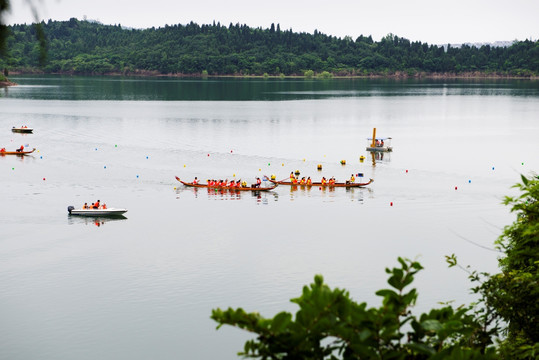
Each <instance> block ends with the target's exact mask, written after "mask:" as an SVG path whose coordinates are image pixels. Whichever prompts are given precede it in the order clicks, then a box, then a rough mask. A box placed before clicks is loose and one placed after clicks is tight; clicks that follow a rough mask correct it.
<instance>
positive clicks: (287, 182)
mask: <svg viewBox="0 0 539 360" xmlns="http://www.w3.org/2000/svg"><path fill="white" fill-rule="evenodd" d="M268 180H269V181H271V182H272V183H274V184H278V185H290V186H304V187H312V186H319V187H320V186H321V187H328V188H333V187H344V188H354V187H364V186H367V185H369V184H370V183H372V182H373V181H374V180H373V179H369V181H368V182H366V183H351V182H344V183H340V182H339V183H335V184H331V185H330V184H325V185H322V183H321V182H313V183H312V184H311V185H300V184H294V183H292V182H291V181H277V180H271V179H268Z"/></svg>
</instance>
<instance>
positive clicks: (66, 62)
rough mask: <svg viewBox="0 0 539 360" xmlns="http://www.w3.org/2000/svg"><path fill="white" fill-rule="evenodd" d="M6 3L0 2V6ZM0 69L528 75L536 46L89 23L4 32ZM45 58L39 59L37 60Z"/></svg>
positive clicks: (534, 66) (538, 56) (537, 64)
mask: <svg viewBox="0 0 539 360" xmlns="http://www.w3.org/2000/svg"><path fill="white" fill-rule="evenodd" d="M2 1H3V2H6V0H0V4H1V2H2ZM6 30H7V32H8V36H7V38H6V41H7V43H6V49H8V50H9V51H8V52H7V53H5V54H4V55H3V56H1V57H0V66H2V65H4V66H7V67H9V68H10V69H12V70H19V71H26V70H32V69H34V70H35V69H37V68H39V67H40V66H42V68H43V70H44V71H45V72H68V73H84V74H103V73H110V72H115V73H129V72H131V71H136V72H144V71H147V72H153V73H162V74H174V73H176V74H198V75H200V74H201V72H202V70H207V71H208V73H209V74H210V75H217V74H223V75H225V74H232V75H234V74H236V75H240V74H250V75H253V74H254V75H262V74H264V73H268V74H270V75H279V74H281V73H283V74H285V75H303V73H304V72H305V71H306V70H313V71H314V73H315V74H320V73H323V72H324V71H327V72H330V73H332V74H341V75H350V74H358V73H360V74H367V75H369V74H388V73H394V72H397V71H399V72H402V73H408V74H419V73H422V72H424V73H429V72H448V73H454V74H458V73H459V72H466V71H480V72H485V73H499V74H504V75H521V76H530V75H537V74H538V73H539V42H532V41H529V40H527V41H521V42H515V43H514V44H513V45H512V46H510V47H507V48H492V47H490V46H484V47H481V48H476V47H473V46H462V47H461V48H456V47H448V48H447V50H444V48H443V47H442V46H435V45H429V44H426V43H421V42H410V41H409V40H408V39H405V38H400V37H398V36H396V35H393V34H389V35H387V36H386V37H384V38H383V39H382V40H380V41H379V42H375V41H373V40H372V37H371V36H369V37H365V36H363V35H361V36H359V37H358V38H357V39H356V40H355V41H354V40H352V39H351V38H350V37H344V38H342V39H341V38H338V37H334V36H328V35H325V34H322V33H320V32H319V31H315V32H314V33H313V34H308V33H295V32H293V31H292V29H289V30H282V29H281V28H280V26H279V24H272V26H271V27H270V28H269V29H262V28H260V27H258V28H251V27H248V26H247V25H240V24H232V23H231V24H229V26H228V27H226V26H222V25H221V24H220V23H217V24H215V23H214V24H211V25H209V24H208V25H206V24H205V25H198V24H196V23H193V22H191V23H189V24H186V25H182V24H176V25H166V26H165V27H162V28H149V29H143V30H137V29H124V28H122V27H121V26H120V25H103V24H100V23H97V22H88V21H79V20H77V19H75V18H72V19H70V20H68V21H51V20H49V21H48V22H46V23H45V22H41V23H39V24H34V25H13V26H8V27H6ZM45 60H46V61H45Z"/></svg>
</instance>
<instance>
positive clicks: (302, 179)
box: [299, 176, 307, 185]
mask: <svg viewBox="0 0 539 360" xmlns="http://www.w3.org/2000/svg"><path fill="white" fill-rule="evenodd" d="M306 182H307V180H305V176H304V177H302V178H301V180H300V181H299V184H300V185H305V183H306Z"/></svg>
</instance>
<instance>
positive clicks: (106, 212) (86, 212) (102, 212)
mask: <svg viewBox="0 0 539 360" xmlns="http://www.w3.org/2000/svg"><path fill="white" fill-rule="evenodd" d="M67 211H68V212H69V215H79V216H120V215H122V214H125V213H126V212H127V209H116V208H107V209H75V207H74V206H68V207H67Z"/></svg>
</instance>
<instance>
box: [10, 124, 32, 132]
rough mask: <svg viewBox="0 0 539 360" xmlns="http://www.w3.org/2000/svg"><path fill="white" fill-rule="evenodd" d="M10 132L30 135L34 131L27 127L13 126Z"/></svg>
mask: <svg viewBox="0 0 539 360" xmlns="http://www.w3.org/2000/svg"><path fill="white" fill-rule="evenodd" d="M11 131H13V132H16V133H31V132H33V131H34V129H32V128H29V127H18V128H16V127H15V126H14V127H12V128H11Z"/></svg>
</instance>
